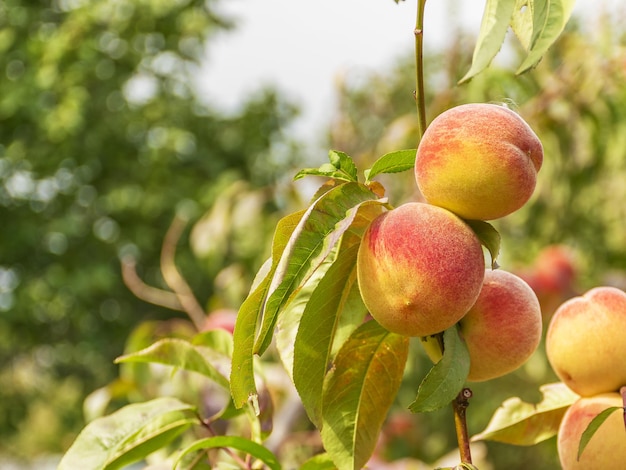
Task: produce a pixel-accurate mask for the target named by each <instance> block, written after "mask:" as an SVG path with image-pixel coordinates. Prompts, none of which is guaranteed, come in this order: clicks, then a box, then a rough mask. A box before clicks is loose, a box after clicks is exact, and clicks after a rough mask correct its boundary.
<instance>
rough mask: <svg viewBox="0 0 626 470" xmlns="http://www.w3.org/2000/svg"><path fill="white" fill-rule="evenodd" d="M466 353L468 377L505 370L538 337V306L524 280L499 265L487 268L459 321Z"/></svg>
mask: <svg viewBox="0 0 626 470" xmlns="http://www.w3.org/2000/svg"><path fill="white" fill-rule="evenodd" d="M459 326H460V330H461V336H462V337H463V339H464V340H465V343H466V345H467V349H468V351H469V355H470V372H469V376H468V378H467V379H468V380H469V381H473V382H481V381H484V380H490V379H493V378H496V377H500V376H502V375H505V374H508V373H509V372H512V371H513V370H515V369H517V368H518V367H520V366H521V365H522V364H524V362H526V361H527V360H528V358H529V357H530V356H531V355H532V354H533V353H534V352H535V350H536V349H537V346H539V342H540V341H541V330H542V321H541V307H540V305H539V300H537V296H536V295H535V293H534V292H533V290H532V289H531V288H530V286H529V285H528V284H526V282H524V281H523V280H522V279H521V278H519V277H517V276H516V275H515V274H512V273H510V272H507V271H503V270H502V269H497V270H487V271H486V272H485V279H484V281H483V287H482V289H481V291H480V294H479V295H478V299H477V300H476V303H475V304H474V305H473V306H472V308H471V309H470V310H469V311H468V312H467V314H466V315H465V316H464V317H463V318H462V319H461V321H460V322H459Z"/></svg>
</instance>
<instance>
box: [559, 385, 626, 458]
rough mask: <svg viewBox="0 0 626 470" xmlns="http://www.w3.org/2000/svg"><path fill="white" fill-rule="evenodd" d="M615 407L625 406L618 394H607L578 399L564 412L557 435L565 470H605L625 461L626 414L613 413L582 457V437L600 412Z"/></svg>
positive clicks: (599, 429)
mask: <svg viewBox="0 0 626 470" xmlns="http://www.w3.org/2000/svg"><path fill="white" fill-rule="evenodd" d="M612 406H623V401H622V397H621V395H620V394H619V393H605V394H600V395H596V396H593V397H587V398H579V399H578V400H577V401H576V402H574V404H573V405H572V406H570V407H569V409H568V410H567V411H566V412H565V415H564V416H563V420H562V421H561V425H560V427H559V433H558V437H557V449H558V452H559V460H560V461H561V466H562V467H563V470H605V469H608V468H619V467H621V466H622V465H624V462H626V430H625V429H624V417H623V416H624V414H623V413H622V412H620V411H619V410H616V411H615V412H613V413H612V414H611V415H609V417H608V418H607V420H606V421H604V423H602V425H601V426H600V427H599V428H598V430H597V431H596V432H595V434H594V435H593V436H592V438H591V440H590V441H589V443H588V444H587V446H586V447H585V449H584V450H583V453H582V454H581V456H580V459H579V460H576V457H577V455H578V447H579V443H580V437H581V436H582V434H583V432H584V431H585V429H587V426H588V425H589V423H590V422H591V420H592V419H593V418H595V417H596V416H597V415H598V414H600V413H601V412H602V411H604V410H605V409H607V408H609V407H612Z"/></svg>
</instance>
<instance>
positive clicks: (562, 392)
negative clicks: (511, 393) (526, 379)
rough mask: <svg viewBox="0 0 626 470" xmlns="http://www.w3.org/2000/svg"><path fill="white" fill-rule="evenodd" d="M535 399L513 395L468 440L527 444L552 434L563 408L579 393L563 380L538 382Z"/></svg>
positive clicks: (561, 416)
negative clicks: (540, 384) (525, 398)
mask: <svg viewBox="0 0 626 470" xmlns="http://www.w3.org/2000/svg"><path fill="white" fill-rule="evenodd" d="M539 390H540V391H541V393H542V394H543V398H542V400H541V401H540V402H539V403H526V402H524V401H522V400H521V399H520V398H517V397H514V398H509V399H508V400H506V401H505V402H504V403H502V405H500V407H499V408H498V409H497V410H496V412H495V413H494V415H493V417H492V418H491V421H490V422H489V424H488V425H487V427H486V428H485V430H484V431H483V432H481V433H479V434H476V435H475V436H473V437H472V441H479V440H487V441H497V442H503V443H506V444H513V445H520V446H530V445H534V444H537V443H539V442H542V441H544V440H546V439H549V438H550V437H552V436H555V435H556V433H557V432H558V429H559V424H560V423H561V419H562V418H563V415H564V414H565V411H567V408H569V406H570V405H571V404H572V403H574V402H575V401H576V400H577V399H578V398H579V397H578V395H576V394H575V393H574V392H572V391H571V390H570V389H569V388H568V387H566V386H565V385H564V384H563V383H561V382H558V383H553V384H546V385H542V386H541V387H540V388H539Z"/></svg>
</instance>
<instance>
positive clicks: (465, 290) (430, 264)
mask: <svg viewBox="0 0 626 470" xmlns="http://www.w3.org/2000/svg"><path fill="white" fill-rule="evenodd" d="M484 271H485V261H484V255H483V251H482V246H481V244H480V241H479V240H478V238H477V237H476V235H475V234H474V232H473V231H472V230H471V229H470V227H469V226H468V225H467V224H466V223H465V222H463V220H461V219H460V218H459V217H457V216H456V215H454V214H453V213H452V212H449V211H447V210H445V209H442V208H440V207H436V206H431V205H428V204H424V203H420V202H410V203H406V204H404V205H402V206H399V207H397V208H396V209H393V210H391V211H388V212H385V213H383V214H381V215H380V216H378V217H377V218H376V219H374V220H373V221H372V223H371V224H370V226H369V227H368V228H367V230H366V232H365V234H364V235H363V240H362V242H361V245H360V247H359V252H358V257H357V277H358V283H359V288H360V291H361V297H362V298H363V302H364V303H365V306H366V307H367V308H368V310H369V312H370V314H371V315H372V317H373V318H374V319H375V320H376V321H378V322H379V323H380V324H381V325H382V326H383V327H385V328H387V329H388V330H389V331H392V332H395V333H399V334H404V335H406V336H426V335H432V334H435V333H439V332H441V331H443V330H445V329H447V328H449V327H450V326H452V325H454V324H455V323H456V322H458V321H459V320H460V319H461V317H462V316H463V315H465V313H466V312H467V311H468V310H469V308H470V307H471V306H472V305H473V304H474V301H475V300H476V297H478V293H479V291H480V288H481V285H482V281H483V277H484Z"/></svg>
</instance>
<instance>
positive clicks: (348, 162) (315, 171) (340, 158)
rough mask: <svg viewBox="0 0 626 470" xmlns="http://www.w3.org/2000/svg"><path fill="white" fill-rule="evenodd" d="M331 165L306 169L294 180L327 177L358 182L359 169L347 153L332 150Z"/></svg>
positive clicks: (330, 154) (330, 155)
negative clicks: (310, 176) (309, 176)
mask: <svg viewBox="0 0 626 470" xmlns="http://www.w3.org/2000/svg"><path fill="white" fill-rule="evenodd" d="M328 159H329V160H330V163H324V164H322V165H321V166H320V167H319V168H305V169H303V170H300V171H299V172H298V173H296V176H294V178H293V179H294V180H299V179H301V178H304V177H305V176H308V175H312V176H326V177H328V178H333V179H337V180H342V181H348V182H353V183H356V182H357V181H358V174H357V168H356V165H355V164H354V161H353V160H352V158H350V157H349V156H348V155H347V154H346V153H344V152H340V151H338V150H331V151H330V152H329V153H328Z"/></svg>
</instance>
